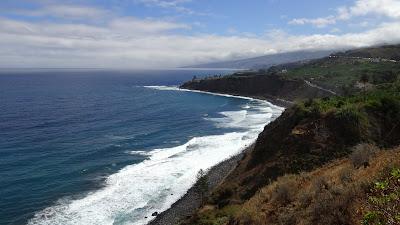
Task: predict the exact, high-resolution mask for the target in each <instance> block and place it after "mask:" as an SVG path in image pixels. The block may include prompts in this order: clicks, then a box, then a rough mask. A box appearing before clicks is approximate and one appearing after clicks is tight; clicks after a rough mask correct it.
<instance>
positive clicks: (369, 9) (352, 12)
mask: <svg viewBox="0 0 400 225" xmlns="http://www.w3.org/2000/svg"><path fill="white" fill-rule="evenodd" d="M336 12H337V13H336V15H330V16H327V17H320V18H315V19H308V18H297V19H293V20H291V21H289V22H288V23H289V24H291V25H306V24H311V25H313V26H316V27H320V28H321V27H326V26H327V25H332V24H336V23H337V22H338V21H346V20H350V19H352V18H354V17H360V16H368V15H375V16H383V17H386V18H390V19H400V1H399V0H356V1H355V3H354V4H353V5H352V6H350V7H345V6H342V7H339V8H337V9H336Z"/></svg>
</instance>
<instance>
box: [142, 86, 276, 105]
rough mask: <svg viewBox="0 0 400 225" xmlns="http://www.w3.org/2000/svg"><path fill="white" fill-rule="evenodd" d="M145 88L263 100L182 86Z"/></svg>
mask: <svg viewBox="0 0 400 225" xmlns="http://www.w3.org/2000/svg"><path fill="white" fill-rule="evenodd" d="M144 87H145V88H151V89H155V90H159V91H186V92H195V93H202V94H209V95H217V96H224V97H228V98H241V99H247V100H250V101H263V100H259V99H255V98H250V97H245V96H238V95H229V94H219V93H213V92H207V91H198V90H190V89H184V88H179V87H177V86H144ZM271 106H273V107H278V106H274V105H272V104H271Z"/></svg>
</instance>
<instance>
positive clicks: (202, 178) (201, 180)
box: [196, 170, 209, 201]
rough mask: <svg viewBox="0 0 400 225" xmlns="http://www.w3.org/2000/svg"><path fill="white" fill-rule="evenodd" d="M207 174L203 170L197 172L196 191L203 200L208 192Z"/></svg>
mask: <svg viewBox="0 0 400 225" xmlns="http://www.w3.org/2000/svg"><path fill="white" fill-rule="evenodd" d="M208 185H209V182H208V176H207V174H206V172H205V171H204V170H199V172H198V173H197V182H196V191H197V192H198V194H199V195H200V197H201V200H202V201H204V200H205V197H206V195H207V192H208Z"/></svg>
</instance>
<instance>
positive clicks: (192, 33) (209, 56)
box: [0, 0, 400, 68]
mask: <svg viewBox="0 0 400 225" xmlns="http://www.w3.org/2000/svg"><path fill="white" fill-rule="evenodd" d="M194 1H195V0H193V1H188V0H180V1H179V0H175V1H161V0H137V1H132V3H130V4H133V5H134V6H135V7H136V6H137V7H139V6H140V7H145V8H148V9H151V8H158V9H159V10H160V12H159V16H152V17H146V16H142V15H139V13H138V15H137V16H136V14H135V12H131V13H126V12H121V9H120V8H118V7H114V8H113V7H110V8H106V7H103V6H99V5H96V4H95V3H93V2H84V3H77V2H73V1H63V2H61V1H33V3H32V7H25V6H24V7H21V6H15V5H13V6H9V5H6V7H9V8H4V7H2V8H3V9H2V10H1V12H0V52H1V55H0V67H3V68H4V67H7V68H10V67H17V68H20V67H74V68H78V67H96V68H165V67H179V66H184V65H191V64H199V63H208V62H213V61H224V60H231V59H238V58H246V57H255V56H260V55H266V54H274V53H281V52H290V51H297V50H327V49H338V48H352V47H363V46H369V45H377V44H383V43H386V44H387V43H398V42H400V32H398V31H399V30H400V2H399V1H397V0H357V1H355V2H354V4H353V5H349V6H338V8H337V9H336V10H335V14H332V15H327V16H326V17H321V18H306V17H304V18H292V19H290V18H288V19H286V20H287V21H286V24H288V27H298V26H301V27H304V26H308V25H310V26H315V27H316V28H315V30H312V32H305V33H295V32H291V30H290V29H279V28H277V29H275V28H274V29H266V30H265V31H264V32H262V33H259V34H248V33H245V32H236V30H235V32H229V33H216V32H207V31H206V30H205V31H204V29H203V30H201V31H202V32H199V30H200V28H199V24H201V23H200V22H197V21H196V19H197V17H204V16H205V15H202V14H203V13H204V12H202V11H199V10H198V9H197V8H196V9H191V8H189V6H188V4H195V2H194ZM197 1H200V0H197ZM65 2H67V3H65ZM1 4H4V3H1ZM164 10H166V11H167V12H168V11H173V14H175V15H176V16H175V17H174V16H170V14H164ZM204 14H206V13H204ZM207 16H209V15H207ZM371 17H379V18H380V20H379V23H378V24H374V25H373V26H367V25H365V21H369V19H370V18H371ZM283 18H284V17H283ZM200 19H201V18H200ZM356 22H359V23H362V22H364V25H365V26H363V27H364V28H363V29H354V31H348V32H338V31H340V30H341V29H340V28H337V27H335V26H336V25H337V24H338V23H346V24H355V23H356ZM260 24H262V21H260ZM204 26H207V24H205V25H204ZM260 26H261V25H260ZM327 27H329V29H330V30H334V29H335V30H336V32H327V31H326V30H327V29H328V28H327ZM322 28H326V29H322ZM226 29H227V30H228V29H230V30H232V28H231V27H228V26H227V28H226Z"/></svg>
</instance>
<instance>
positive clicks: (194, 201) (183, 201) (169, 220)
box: [147, 143, 254, 225]
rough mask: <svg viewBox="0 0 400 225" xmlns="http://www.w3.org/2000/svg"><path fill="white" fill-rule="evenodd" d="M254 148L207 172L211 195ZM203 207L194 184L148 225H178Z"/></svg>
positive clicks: (249, 147)
mask: <svg viewBox="0 0 400 225" xmlns="http://www.w3.org/2000/svg"><path fill="white" fill-rule="evenodd" d="M253 147H254V143H253V144H252V145H250V146H247V147H245V149H244V150H243V151H242V152H241V153H239V154H237V155H235V156H232V157H230V158H229V159H227V160H225V161H223V162H220V163H218V164H217V165H215V166H213V167H211V168H210V169H209V170H208V171H207V177H208V181H209V190H210V191H209V193H210V192H211V191H212V190H213V189H214V188H216V187H217V186H218V185H219V184H220V183H221V182H222V181H223V180H224V179H225V178H226V177H227V176H228V175H229V174H230V172H231V171H232V170H233V169H235V168H236V166H237V164H238V163H239V161H240V160H242V159H243V156H244V155H245V154H247V153H248V152H250V151H251V150H252V149H253ZM209 193H208V194H209ZM200 206H201V198H200V196H199V194H198V192H197V191H196V184H194V185H193V186H192V187H191V188H190V189H189V190H188V191H187V192H186V194H185V195H184V196H182V197H181V198H180V199H179V200H178V201H177V202H175V203H174V204H172V205H171V207H170V208H169V209H167V210H165V211H164V212H161V213H159V214H158V215H157V216H156V217H155V218H154V219H153V220H151V221H150V222H149V223H147V225H176V224H178V223H179V222H180V221H182V220H184V219H187V218H189V217H190V216H191V215H193V213H194V212H195V211H196V210H197V209H198V208H199V207H200Z"/></svg>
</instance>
